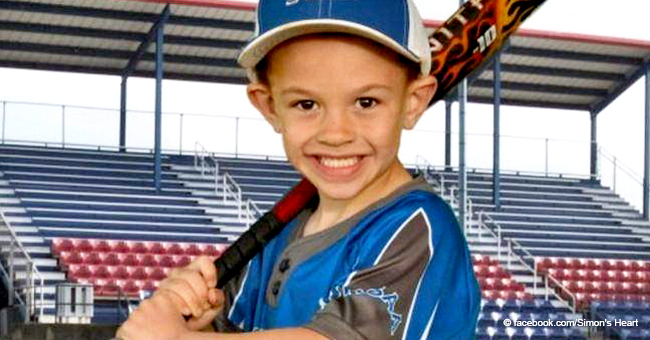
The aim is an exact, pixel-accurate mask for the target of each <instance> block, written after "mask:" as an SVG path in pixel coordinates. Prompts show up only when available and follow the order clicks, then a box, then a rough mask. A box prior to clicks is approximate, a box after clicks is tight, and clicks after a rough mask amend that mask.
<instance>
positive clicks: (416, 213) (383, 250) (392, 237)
mask: <svg viewBox="0 0 650 340" xmlns="http://www.w3.org/2000/svg"><path fill="white" fill-rule="evenodd" d="M419 214H422V215H424V219H425V220H426V221H427V226H429V220H428V219H427V217H426V216H427V214H426V213H425V212H424V209H422V208H421V207H420V208H419V209H418V210H416V211H415V212H413V214H411V216H409V218H407V219H406V221H404V223H402V225H401V226H400V227H399V228H398V229H397V230H396V231H395V232H394V233H393V236H391V238H390V240H388V242H386V245H385V246H384V249H382V250H381V253H379V255H378V256H377V258H376V259H375V262H374V263H373V264H372V265H373V266H376V265H377V264H378V263H379V261H381V258H382V257H384V253H385V252H386V250H388V248H389V247H390V246H391V244H393V241H395V238H397V235H399V234H400V233H401V232H402V229H404V228H405V227H406V226H407V225H408V224H409V222H411V221H412V220H413V219H414V218H415V217H416V216H417V215H419ZM429 229H431V228H430V227H429ZM429 236H431V234H429ZM430 238H431V237H429V239H430ZM429 243H431V241H429ZM429 246H430V247H429V248H432V246H431V245H429Z"/></svg>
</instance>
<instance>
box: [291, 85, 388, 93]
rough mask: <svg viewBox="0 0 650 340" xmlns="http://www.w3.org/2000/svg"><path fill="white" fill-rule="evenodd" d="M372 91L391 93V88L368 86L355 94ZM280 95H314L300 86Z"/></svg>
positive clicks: (386, 86) (292, 87)
mask: <svg viewBox="0 0 650 340" xmlns="http://www.w3.org/2000/svg"><path fill="white" fill-rule="evenodd" d="M371 90H385V91H390V90H391V87H390V86H388V85H383V84H368V85H365V86H362V87H360V88H359V89H357V90H355V92H357V93H363V92H368V91H371ZM280 94H282V95H287V94H303V95H311V94H312V93H311V92H310V91H309V90H306V89H304V88H301V87H298V86H290V87H287V88H286V89H284V90H282V91H280Z"/></svg>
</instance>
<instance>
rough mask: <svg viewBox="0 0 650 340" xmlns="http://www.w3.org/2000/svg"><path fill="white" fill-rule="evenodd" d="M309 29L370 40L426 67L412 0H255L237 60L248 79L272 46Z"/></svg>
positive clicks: (425, 44) (425, 46)
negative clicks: (252, 21) (250, 31)
mask: <svg viewBox="0 0 650 340" xmlns="http://www.w3.org/2000/svg"><path fill="white" fill-rule="evenodd" d="M315 33H345V34H351V35H356V36H360V37H363V38H367V39H370V40H372V41H375V42H377V43H379V44H381V45H384V46H386V47H388V48H390V49H391V50H393V51H395V52H397V53H398V54H400V55H402V56H404V57H406V58H407V59H409V60H411V61H413V62H415V63H417V64H419V65H420V72H421V73H422V74H429V72H430V70H431V48H430V47H429V41H428V37H427V32H426V29H425V28H424V24H423V23H422V19H421V17H420V14H419V13H418V11H417V8H416V7H415V4H414V3H413V1H412V0H260V2H259V4H258V6H257V22H256V26H255V35H254V36H253V38H252V39H251V40H250V42H249V43H248V44H247V45H246V46H245V47H244V49H243V50H242V52H241V54H240V55H239V59H238V62H239V64H240V65H241V66H243V67H244V68H245V69H246V70H247V72H248V77H249V78H250V79H251V80H255V79H256V74H255V66H256V65H257V64H258V63H259V62H260V61H261V60H262V59H263V58H264V57H265V56H266V55H267V54H268V53H269V52H270V51H271V50H272V49H273V48H274V47H276V46H278V45H279V44H281V43H282V42H284V41H287V40H289V39H292V38H295V37H298V36H301V35H307V34H315Z"/></svg>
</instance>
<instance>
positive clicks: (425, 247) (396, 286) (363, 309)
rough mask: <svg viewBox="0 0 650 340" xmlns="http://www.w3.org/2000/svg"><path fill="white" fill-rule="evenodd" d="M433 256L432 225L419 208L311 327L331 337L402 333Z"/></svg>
mask: <svg viewBox="0 0 650 340" xmlns="http://www.w3.org/2000/svg"><path fill="white" fill-rule="evenodd" d="M425 235H428V237H425ZM432 257H433V245H432V244H431V225H430V223H429V221H428V218H427V216H426V214H425V212H424V210H422V209H418V210H417V211H416V212H414V213H413V215H411V216H410V217H409V219H408V220H406V221H405V222H404V224H403V225H402V226H401V227H400V228H399V229H398V230H397V231H396V232H395V235H394V237H393V239H392V240H391V241H390V242H389V243H388V244H387V245H386V248H384V250H383V251H382V253H381V254H380V255H379V256H378V258H377V259H376V260H375V262H374V266H372V267H370V268H367V269H364V270H361V271H359V272H355V273H353V274H351V277H350V278H349V279H348V284H347V286H346V287H340V288H337V289H338V291H337V292H335V293H334V296H332V297H333V299H332V300H331V301H329V302H328V303H327V305H326V306H325V307H324V308H323V309H322V310H321V311H319V312H318V313H317V314H316V316H315V317H314V319H313V321H312V322H311V323H310V324H309V325H307V328H310V329H312V330H315V331H317V332H319V333H321V334H323V335H326V336H328V337H330V338H331V339H357V338H361V339H373V340H383V339H401V338H403V333H404V331H405V329H406V327H407V326H408V324H409V318H410V315H411V312H412V308H413V307H412V306H413V303H414V302H415V299H416V297H417V295H418V289H419V288H420V284H421V280H422V277H423V275H424V272H425V271H426V268H427V266H428V264H429V262H430V261H431V258H432Z"/></svg>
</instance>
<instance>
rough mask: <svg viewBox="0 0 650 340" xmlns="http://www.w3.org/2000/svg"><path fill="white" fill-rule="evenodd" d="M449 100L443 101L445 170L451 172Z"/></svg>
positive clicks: (451, 102) (450, 102)
mask: <svg viewBox="0 0 650 340" xmlns="http://www.w3.org/2000/svg"><path fill="white" fill-rule="evenodd" d="M453 103H454V102H453V101H451V100H446V101H445V170H447V171H451V105H452V104H453Z"/></svg>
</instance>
